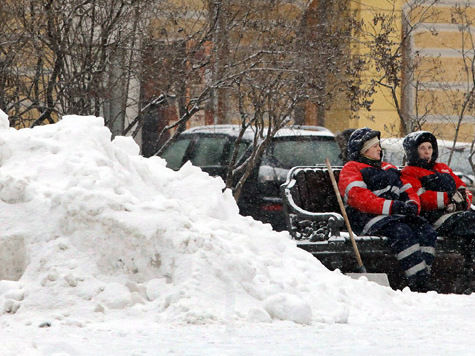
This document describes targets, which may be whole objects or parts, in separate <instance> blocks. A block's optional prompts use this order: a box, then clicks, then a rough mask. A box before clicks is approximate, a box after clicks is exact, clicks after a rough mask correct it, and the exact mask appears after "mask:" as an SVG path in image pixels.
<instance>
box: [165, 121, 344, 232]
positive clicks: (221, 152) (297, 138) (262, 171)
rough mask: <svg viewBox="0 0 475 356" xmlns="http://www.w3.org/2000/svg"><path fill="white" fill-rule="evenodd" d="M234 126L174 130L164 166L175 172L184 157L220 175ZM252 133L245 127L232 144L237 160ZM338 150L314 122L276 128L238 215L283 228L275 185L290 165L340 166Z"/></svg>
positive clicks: (245, 152) (242, 156)
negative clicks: (178, 133) (173, 136)
mask: <svg viewBox="0 0 475 356" xmlns="http://www.w3.org/2000/svg"><path fill="white" fill-rule="evenodd" d="M239 131H240V126H238V125H210V126H200V127H195V128H191V129H189V130H186V131H184V132H183V133H181V134H180V136H179V137H178V139H177V140H176V141H175V142H173V143H172V144H171V145H170V146H169V147H168V148H167V149H166V150H165V151H164V152H163V153H162V154H161V157H163V158H165V160H166V161H167V166H168V167H169V168H171V169H174V170H178V169H179V168H180V167H181V166H182V165H183V164H184V163H185V162H187V161H190V162H191V163H192V164H193V165H195V166H198V167H200V168H201V169H202V170H203V171H205V172H207V173H208V174H210V175H212V176H220V177H222V178H223V180H224V179H225V176H226V172H227V166H228V163H229V161H230V158H231V155H232V152H233V146H234V142H235V140H236V138H237V136H238V134H239ZM252 141H253V132H252V131H251V130H248V131H247V132H246V133H245V135H244V136H243V138H242V141H241V143H240V144H239V147H238V150H239V151H238V157H239V160H240V161H241V162H242V161H243V160H244V159H245V158H246V157H248V155H249V154H250V152H251V146H252ZM339 154H340V149H339V147H338V145H337V143H336V141H335V136H334V135H333V133H332V132H331V131H329V130H328V129H326V128H323V127H319V126H291V127H286V128H282V129H281V130H279V131H278V132H277V134H276V135H275V137H274V138H273V139H272V141H271V143H270V145H269V147H268V148H267V150H266V152H265V153H264V154H263V156H262V158H261V159H260V160H259V161H258V162H257V164H256V167H255V168H254V170H253V172H252V173H251V175H250V176H249V178H248V179H247V181H246V183H245V185H244V187H243V189H242V193H241V196H240V199H239V201H238V206H239V210H240V213H241V214H242V215H249V216H252V217H253V218H255V219H257V220H261V221H263V222H265V223H270V224H271V225H272V227H273V228H274V229H275V230H278V231H281V230H284V229H286V228H287V226H286V223H285V219H284V214H283V209H282V199H281V197H280V191H279V189H280V185H281V184H282V183H283V182H284V181H285V179H286V178H287V172H288V171H289V169H290V168H292V167H294V166H301V165H316V164H324V162H325V158H327V157H328V158H329V159H330V161H331V162H332V164H334V165H341V159H340V158H339Z"/></svg>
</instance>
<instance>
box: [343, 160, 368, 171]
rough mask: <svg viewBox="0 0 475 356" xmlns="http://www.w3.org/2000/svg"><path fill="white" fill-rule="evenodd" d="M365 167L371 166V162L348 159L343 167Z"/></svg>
mask: <svg viewBox="0 0 475 356" xmlns="http://www.w3.org/2000/svg"><path fill="white" fill-rule="evenodd" d="M364 167H369V164H366V163H362V162H358V161H348V162H346V163H345V165H344V166H343V169H345V168H346V169H361V168H364Z"/></svg>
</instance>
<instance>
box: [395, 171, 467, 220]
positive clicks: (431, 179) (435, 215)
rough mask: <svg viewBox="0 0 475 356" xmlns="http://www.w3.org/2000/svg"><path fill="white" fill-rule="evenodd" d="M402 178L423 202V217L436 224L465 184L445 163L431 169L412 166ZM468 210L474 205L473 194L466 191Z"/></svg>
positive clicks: (403, 172)
mask: <svg viewBox="0 0 475 356" xmlns="http://www.w3.org/2000/svg"><path fill="white" fill-rule="evenodd" d="M402 178H403V179H404V180H406V181H407V182H409V183H410V184H411V185H412V186H413V188H414V190H415V191H416V193H417V195H418V196H419V198H420V201H421V208H422V213H421V214H422V215H423V216H424V217H425V218H427V219H428V220H429V221H430V222H432V223H433V222H435V221H436V220H438V219H439V218H440V217H441V216H442V215H444V214H445V213H446V208H447V206H448V205H449V204H450V203H451V197H452V195H453V194H454V193H455V191H456V190H458V189H460V188H461V187H466V185H465V183H464V182H463V181H462V180H461V179H460V178H459V177H458V176H457V175H456V174H454V172H453V171H452V169H450V167H449V166H447V165H446V164H445V163H438V162H437V163H434V165H433V166H432V167H431V168H430V169H429V167H427V168H423V167H419V166H415V165H411V166H406V167H404V168H403V169H402ZM465 199H466V201H467V205H466V206H467V209H469V208H470V205H471V204H472V193H471V192H470V191H469V190H466V194H465Z"/></svg>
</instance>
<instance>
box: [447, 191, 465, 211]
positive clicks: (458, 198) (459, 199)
mask: <svg viewBox="0 0 475 356" xmlns="http://www.w3.org/2000/svg"><path fill="white" fill-rule="evenodd" d="M450 204H454V205H455V207H454V208H453V209H452V210H453V211H463V210H467V207H468V204H467V193H466V191H465V187H460V188H459V189H458V190H457V191H456V192H455V193H454V194H453V195H452V197H451V198H450ZM450 204H449V205H450Z"/></svg>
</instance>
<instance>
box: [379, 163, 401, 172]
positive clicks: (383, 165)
mask: <svg viewBox="0 0 475 356" xmlns="http://www.w3.org/2000/svg"><path fill="white" fill-rule="evenodd" d="M381 168H382V169H383V170H385V171H387V170H388V169H395V170H399V168H397V167H396V166H395V165H394V164H391V163H389V162H384V161H383V162H381Z"/></svg>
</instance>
